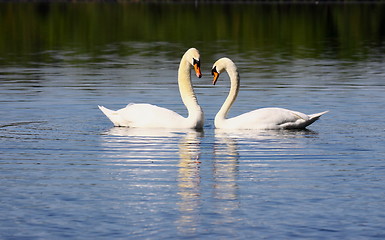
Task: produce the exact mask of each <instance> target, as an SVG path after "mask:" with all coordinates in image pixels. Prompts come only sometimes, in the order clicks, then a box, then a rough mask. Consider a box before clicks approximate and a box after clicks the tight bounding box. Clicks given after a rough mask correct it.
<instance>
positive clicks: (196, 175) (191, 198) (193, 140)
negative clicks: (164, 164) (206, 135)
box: [176, 131, 202, 234]
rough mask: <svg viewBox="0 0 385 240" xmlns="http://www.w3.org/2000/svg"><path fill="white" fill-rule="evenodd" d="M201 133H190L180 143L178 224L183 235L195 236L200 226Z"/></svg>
mask: <svg viewBox="0 0 385 240" xmlns="http://www.w3.org/2000/svg"><path fill="white" fill-rule="evenodd" d="M201 136H202V133H200V132H195V131H194V132H192V131H191V132H188V133H187V134H186V135H185V136H184V137H182V139H181V141H180V142H179V158H180V159H179V164H178V167H179V168H178V195H179V197H180V201H179V202H178V204H177V205H178V209H179V213H180V215H179V219H178V220H177V222H176V225H177V228H178V231H179V232H180V233H183V234H193V233H195V232H196V230H197V227H198V224H199V215H200V214H199V212H198V211H199V209H200V206H201V201H200V200H201V186H200V181H201V176H200V165H201V162H200V156H201V148H200V143H201Z"/></svg>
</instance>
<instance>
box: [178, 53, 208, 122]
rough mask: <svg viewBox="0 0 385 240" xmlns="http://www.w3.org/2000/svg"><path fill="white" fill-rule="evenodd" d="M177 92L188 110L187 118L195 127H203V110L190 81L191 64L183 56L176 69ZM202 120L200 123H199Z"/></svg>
mask: <svg viewBox="0 0 385 240" xmlns="http://www.w3.org/2000/svg"><path fill="white" fill-rule="evenodd" d="M178 85H179V92H180V95H181V98H182V101H183V103H184V105H185V106H186V108H187V110H188V118H187V119H188V120H189V121H191V124H196V125H197V126H196V127H197V128H200V127H203V126H198V125H199V124H202V125H203V111H202V109H201V107H200V106H199V104H198V100H197V98H196V96H195V92H194V89H193V86H192V83H191V64H190V63H189V62H188V61H187V59H185V56H183V58H182V60H181V61H180V65H179V70H178ZM201 122H202V123H201Z"/></svg>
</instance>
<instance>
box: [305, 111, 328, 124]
mask: <svg viewBox="0 0 385 240" xmlns="http://www.w3.org/2000/svg"><path fill="white" fill-rule="evenodd" d="M327 112H329V111H325V112H320V113H314V114H311V115H309V117H310V120H313V119H314V121H315V120H318V118H320V117H321V116H322V115H324V114H325V113H327ZM314 121H313V122H314Z"/></svg>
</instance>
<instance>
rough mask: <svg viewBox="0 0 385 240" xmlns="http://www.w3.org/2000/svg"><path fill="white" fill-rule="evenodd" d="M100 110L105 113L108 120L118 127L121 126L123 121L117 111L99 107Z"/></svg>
mask: <svg viewBox="0 0 385 240" xmlns="http://www.w3.org/2000/svg"><path fill="white" fill-rule="evenodd" d="M98 107H99V109H100V111H102V112H103V113H104V115H106V116H107V117H108V119H110V120H111V122H112V123H113V124H114V125H115V126H116V127H118V126H120V124H119V122H120V121H121V117H120V116H119V114H118V113H117V111H113V110H110V109H108V108H105V107H103V106H99V105H98Z"/></svg>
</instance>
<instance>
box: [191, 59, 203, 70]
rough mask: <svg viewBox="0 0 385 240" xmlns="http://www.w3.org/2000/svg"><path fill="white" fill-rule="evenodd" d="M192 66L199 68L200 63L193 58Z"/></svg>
mask: <svg viewBox="0 0 385 240" xmlns="http://www.w3.org/2000/svg"><path fill="white" fill-rule="evenodd" d="M193 65H196V66H198V67H199V68H200V67H201V62H200V61H199V60H196V59H195V58H193Z"/></svg>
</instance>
